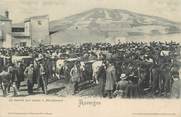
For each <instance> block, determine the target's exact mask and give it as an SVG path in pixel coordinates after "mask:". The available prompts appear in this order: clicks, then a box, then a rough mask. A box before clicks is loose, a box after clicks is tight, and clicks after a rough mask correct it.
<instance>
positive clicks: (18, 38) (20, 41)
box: [12, 23, 31, 47]
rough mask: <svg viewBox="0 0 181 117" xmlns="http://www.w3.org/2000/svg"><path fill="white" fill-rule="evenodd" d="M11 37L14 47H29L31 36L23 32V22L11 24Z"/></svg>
mask: <svg viewBox="0 0 181 117" xmlns="http://www.w3.org/2000/svg"><path fill="white" fill-rule="evenodd" d="M12 38H13V39H12V40H13V45H14V46H15V47H31V38H30V36H28V35H26V34H25V27H24V23H19V24H13V25H12Z"/></svg>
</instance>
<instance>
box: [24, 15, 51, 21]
mask: <svg viewBox="0 0 181 117" xmlns="http://www.w3.org/2000/svg"><path fill="white" fill-rule="evenodd" d="M41 18H48V15H41V16H33V17H30V18H26V19H25V21H24V22H29V21H30V20H31V19H41Z"/></svg>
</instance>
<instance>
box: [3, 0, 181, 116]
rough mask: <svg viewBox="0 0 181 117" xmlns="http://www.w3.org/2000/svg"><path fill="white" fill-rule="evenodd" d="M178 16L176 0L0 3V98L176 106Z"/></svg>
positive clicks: (180, 90) (180, 66) (180, 62)
mask: <svg viewBox="0 0 181 117" xmlns="http://www.w3.org/2000/svg"><path fill="white" fill-rule="evenodd" d="M180 11H181V1H180V0H111V1H108V0H0V100H1V99H2V100H5V99H6V100H9V101H10V102H11V101H12V100H13V99H15V101H17V100H18V99H19V101H20V100H21V99H31V98H36V99H42V98H43V99H45V100H46V98H51V97H55V98H56V99H65V100H66V99H68V98H70V97H73V98H78V101H77V102H78V103H79V105H90V104H94V105H101V102H99V101H97V102H96V101H95V102H86V101H85V100H84V98H86V99H87V98H91V99H95V100H96V99H98V100H112V101H114V100H117V101H118V100H124V99H126V100H127V99H136V100H137V99H138V100H142V99H148V100H152V101H153V99H166V100H167V99H169V100H172V99H174V100H175V99H176V100H179V99H180V98H181V14H180ZM11 99H12V100H11ZM16 99H17V100H16ZM65 100H64V103H65V102H66V101H65ZM49 101H51V99H50V100H49ZM54 101H58V100H54ZM59 101H60V100H59ZM22 103H24V102H22ZM72 104H73V103H72ZM167 104H168V103H167ZM73 105H74V104H73ZM177 107H180V106H177ZM2 108H3V107H2ZM180 109H181V108H180ZM2 113H3V112H2ZM16 114H17V113H16ZM31 114H32V113H31ZM46 114H48V113H46ZM137 114H138V113H137ZM137 114H135V113H134V114H133V115H134V116H136V115H137ZM154 114H155V113H152V114H151V115H154ZM167 114H168V113H167ZM169 114H170V115H169V116H168V115H167V116H168V117H173V116H175V117H177V116H178V115H175V114H172V113H169ZM180 114H181V111H180V113H179V115H180ZM138 115H139V116H140V115H141V114H140V113H139V114H138ZM138 115H137V116H138ZM161 115H162V116H166V114H165V115H164V113H161ZM161 115H160V116H161ZM9 116H10V117H14V116H13V114H12V115H11V113H10V115H9ZM9 116H8V117H9ZM16 116H17V115H16ZM144 116H145V115H144ZM0 117H5V116H3V115H2V116H1V110H0ZM56 117H58V115H57V116H56ZM125 117H126V116H125Z"/></svg>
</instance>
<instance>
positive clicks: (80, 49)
mask: <svg viewBox="0 0 181 117" xmlns="http://www.w3.org/2000/svg"><path fill="white" fill-rule="evenodd" d="M14 56H29V57H30V58H28V59H27V57H26V58H24V59H23V57H22V59H21V60H19V61H12V58H13V57H14ZM179 57H180V45H179V44H178V43H176V42H164V43H163V42H150V43H143V42H126V43H118V44H110V43H96V44H93V43H84V44H81V45H74V44H68V45H63V46H39V47H17V48H9V49H8V48H1V49H0V58H1V59H0V65H1V67H0V82H1V89H2V91H3V95H4V96H6V95H7V94H8V92H10V90H11V88H13V92H14V95H15V96H16V95H20V93H21V92H20V88H21V82H23V81H25V80H26V82H27V92H28V94H29V95H31V94H33V91H34V84H37V89H38V90H39V89H40V88H42V92H43V93H44V94H48V88H47V87H48V83H49V81H50V80H52V79H57V80H58V79H61V80H62V79H63V80H65V81H67V83H68V84H71V86H72V94H73V95H74V94H77V93H78V92H79V91H80V87H81V82H87V81H88V82H89V83H92V84H95V85H96V86H98V87H99V88H98V92H99V95H100V96H103V97H109V98H112V97H116V96H121V97H126V98H140V97H145V95H146V94H150V95H151V97H155V96H157V97H160V96H166V97H170V96H173V97H176V98H179V97H180V94H181V93H180V88H181V84H180V78H179V69H180V63H179V61H178V59H179ZM70 58H78V59H72V61H68V59H70ZM60 59H61V60H65V61H64V64H60V65H61V66H60V67H59V65H57V61H58V60H60ZM13 60H14V59H13ZM55 82H56V81H55ZM90 88H91V87H90Z"/></svg>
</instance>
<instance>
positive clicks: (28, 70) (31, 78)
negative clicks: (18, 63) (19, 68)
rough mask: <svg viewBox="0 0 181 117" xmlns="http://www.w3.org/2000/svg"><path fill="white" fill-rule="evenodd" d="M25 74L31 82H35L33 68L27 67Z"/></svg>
mask: <svg viewBox="0 0 181 117" xmlns="http://www.w3.org/2000/svg"><path fill="white" fill-rule="evenodd" d="M24 74H25V76H26V78H27V80H28V81H29V82H32V83H34V79H33V76H34V69H33V68H31V67H27V68H26V69H25V71H24Z"/></svg>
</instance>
